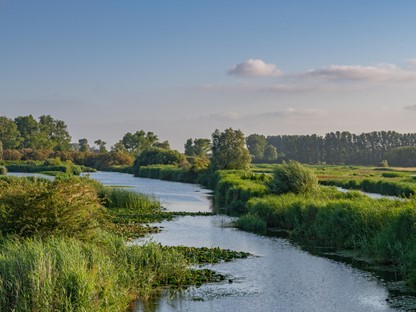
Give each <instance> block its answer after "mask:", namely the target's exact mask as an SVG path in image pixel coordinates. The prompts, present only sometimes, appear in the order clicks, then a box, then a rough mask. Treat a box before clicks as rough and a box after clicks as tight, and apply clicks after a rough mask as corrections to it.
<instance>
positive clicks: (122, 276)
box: [0, 176, 243, 311]
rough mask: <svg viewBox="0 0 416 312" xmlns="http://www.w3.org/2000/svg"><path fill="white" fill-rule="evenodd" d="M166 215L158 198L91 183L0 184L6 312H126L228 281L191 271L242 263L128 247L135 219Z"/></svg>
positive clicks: (216, 254) (218, 253)
mask: <svg viewBox="0 0 416 312" xmlns="http://www.w3.org/2000/svg"><path fill="white" fill-rule="evenodd" d="M160 213H163V212H162V211H161V206H160V203H159V202H158V201H157V200H156V199H155V198H153V197H150V196H145V195H140V194H135V193H131V192H129V191H126V190H121V189H108V188H105V187H103V186H102V185H100V184H99V183H97V182H94V181H92V180H89V179H88V178H78V177H64V176H62V177H59V178H56V179H55V180H54V181H49V180H45V179H37V178H15V177H5V178H2V179H0V219H1V220H0V221H1V222H0V233H1V235H0V311H127V310H129V308H130V305H131V303H132V302H133V301H134V300H136V299H138V298H139V299H141V300H142V301H146V300H147V299H149V298H150V297H151V296H153V295H155V294H156V293H157V292H158V291H159V290H160V289H161V288H162V287H166V286H169V287H171V288H183V287H187V286H189V285H200V284H202V283H205V282H215V281H220V280H222V279H224V277H223V276H221V275H220V274H217V273H215V272H213V271H211V270H207V269H204V270H196V269H192V268H191V266H192V265H195V264H200V263H206V262H209V263H215V262H217V261H220V260H224V261H228V260H231V259H234V258H240V257H243V255H242V254H239V253H234V252H232V251H222V250H219V249H218V250H217V249H215V248H213V249H211V248H208V249H206V250H205V249H201V248H195V249H192V250H190V249H187V248H184V247H163V246H160V245H158V244H154V243H148V244H146V245H144V246H137V245H126V243H125V239H126V238H127V237H128V236H129V235H127V234H128V233H130V232H131V231H133V232H134V226H133V225H132V224H135V223H136V222H135V220H133V218H131V217H130V216H129V215H130V214H131V215H134V216H142V215H154V214H156V215H157V214H160ZM120 220H123V221H120ZM118 223H123V227H122V228H123V229H122V230H120V228H119V227H118ZM137 225H138V226H142V224H141V223H140V222H137ZM131 228H133V230H131ZM129 229H130V230H129ZM126 233H127V234H126ZM209 255H211V256H210V257H209ZM219 259H220V260H219ZM214 260H215V261H214Z"/></svg>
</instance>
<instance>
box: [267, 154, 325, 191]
mask: <svg viewBox="0 0 416 312" xmlns="http://www.w3.org/2000/svg"><path fill="white" fill-rule="evenodd" d="M317 187H318V178H317V177H316V175H315V174H314V173H313V171H312V170H311V169H309V168H306V167H305V166H303V165H301V164H300V163H298V162H296V161H289V162H288V163H284V164H282V165H280V166H278V167H276V168H275V171H274V174H273V180H272V182H271V191H272V192H273V193H275V194H283V193H288V192H292V193H295V194H299V193H307V192H311V191H314V190H316V189H317Z"/></svg>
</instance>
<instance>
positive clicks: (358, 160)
mask: <svg viewBox="0 0 416 312" xmlns="http://www.w3.org/2000/svg"><path fill="white" fill-rule="evenodd" d="M268 146H273V147H274V148H276V150H277V152H278V155H279V161H288V160H296V161H298V162H301V163H306V164H322V163H326V164H348V165H377V164H378V163H380V162H381V161H383V160H389V159H391V161H392V162H393V163H394V164H395V165H401V162H402V161H404V160H405V159H407V163H409V160H408V157H411V155H412V154H411V153H410V151H411V150H412V148H414V147H416V133H398V132H395V131H373V132H367V133H361V134H353V133H350V132H348V131H343V132H340V131H336V132H330V133H327V134H325V135H324V136H320V135H316V134H312V135H275V136H267V137H265V136H263V135H258V134H252V135H250V136H248V137H247V148H248V149H249V151H250V154H251V155H252V156H253V161H254V162H267V161H269V160H270V159H267V158H266V157H265V156H266V155H265V151H266V147H268ZM403 147H411V148H410V149H404V150H403V149H400V148H403ZM397 150H400V157H399V156H398V155H397V153H398V152H396V151H397ZM407 152H408V153H407ZM269 162H270V161H269ZM393 163H392V164H393ZM411 163H412V164H413V163H415V165H416V160H415V159H414V160H413V161H412V162H411Z"/></svg>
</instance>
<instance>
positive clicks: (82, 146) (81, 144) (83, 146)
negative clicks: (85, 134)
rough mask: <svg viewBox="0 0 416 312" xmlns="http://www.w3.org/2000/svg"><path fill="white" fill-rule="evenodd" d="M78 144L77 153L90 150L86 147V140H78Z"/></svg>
mask: <svg viewBox="0 0 416 312" xmlns="http://www.w3.org/2000/svg"><path fill="white" fill-rule="evenodd" d="M78 144H79V151H80V152H88V151H89V150H90V146H89V145H88V140H87V139H85V138H84V139H79V140H78Z"/></svg>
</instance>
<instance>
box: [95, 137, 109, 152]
mask: <svg viewBox="0 0 416 312" xmlns="http://www.w3.org/2000/svg"><path fill="white" fill-rule="evenodd" d="M94 144H96V145H97V146H98V149H99V151H100V153H107V152H108V151H107V148H106V147H105V145H106V144H107V142H104V141H103V140H101V139H98V140H95V141H94Z"/></svg>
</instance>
